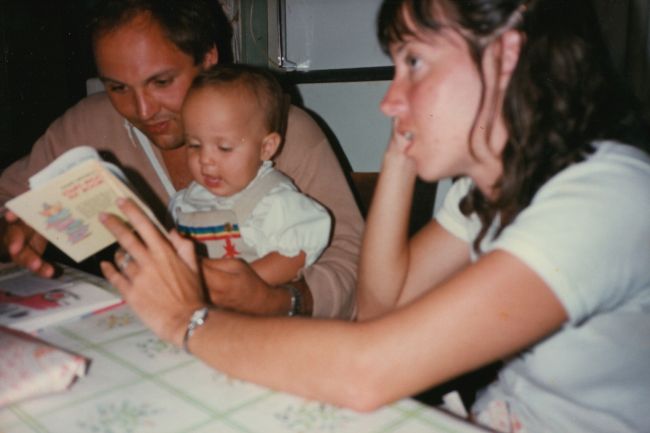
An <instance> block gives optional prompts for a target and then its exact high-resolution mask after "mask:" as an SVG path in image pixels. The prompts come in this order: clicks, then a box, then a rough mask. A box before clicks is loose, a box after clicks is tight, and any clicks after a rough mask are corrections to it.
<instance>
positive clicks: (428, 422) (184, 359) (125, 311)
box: [0, 306, 483, 433]
mask: <svg viewBox="0 0 650 433" xmlns="http://www.w3.org/2000/svg"><path fill="white" fill-rule="evenodd" d="M39 336H40V337H41V338H43V339H45V340H47V341H50V342H52V343H54V344H56V345H59V346H61V347H64V348H66V349H68V350H72V351H75V352H77V353H80V354H82V355H84V356H86V357H88V358H90V359H91V360H92V362H91V365H90V369H89V372H88V374H87V376H86V377H83V378H81V379H80V380H79V381H78V382H77V383H75V384H74V385H73V386H72V387H71V388H70V389H69V390H68V391H66V392H64V393H61V394H57V395H52V396H47V397H42V398H38V399H34V400H30V401H26V402H23V403H21V404H14V405H11V406H8V407H6V408H4V409H0V432H2V433H27V432H42V433H44V432H48V433H49V432H52V433H59V432H60V433H75V432H79V433H82V432H83V433H136V432H151V433H166V432H169V433H189V432H196V433H208V432H225V433H257V432H264V433H273V432H282V433H299V432H309V433H317V432H324V433H334V432H336V433H343V432H351V433H363V432H408V433H418V432H446V433H455V432H458V433H460V432H463V433H465V432H467V433H470V432H474V433H477V432H481V431H483V430H480V429H478V428H476V427H474V426H472V425H470V424H467V423H465V422H464V421H461V420H458V419H456V418H453V417H451V416H449V415H447V414H445V413H443V412H441V411H438V410H436V409H433V408H430V407H427V406H424V405H422V404H420V403H418V402H416V401H414V400H408V399H407V400H402V401H399V402H397V403H395V404H393V405H390V406H387V407H384V408H382V409H380V410H377V411H375V412H373V413H370V414H360V413H356V412H353V411H350V410H346V409H341V408H337V407H334V406H330V405H326V404H322V403H318V402H314V401H308V400H304V399H301V398H299V397H295V396H292V395H288V394H284V393H279V392H274V391H271V390H269V389H266V388H262V387H259V386H256V385H253V384H250V383H247V382H242V381H239V380H235V379H232V378H229V377H227V376H225V375H223V374H221V373H219V372H217V371H215V370H213V369H211V368H209V367H207V366H205V365H204V364H202V363H201V362H199V361H198V360H196V359H194V358H193V357H191V356H189V355H187V354H185V353H184V352H183V351H181V350H179V349H177V348H176V347H174V346H172V345H170V344H167V343H165V342H163V341H161V340H159V339H158V338H156V336H155V335H153V334H152V333H151V332H150V331H148V330H147V329H146V328H145V327H144V326H143V325H142V324H141V323H140V322H139V320H138V319H137V318H136V317H135V315H134V314H133V312H132V311H131V310H130V309H129V308H128V307H127V306H121V307H118V308H116V309H113V310H110V311H107V312H104V313H102V314H98V315H94V316H90V317H86V318H84V319H82V320H76V321H71V322H66V323H64V324H62V325H61V326H56V327H52V328H48V329H46V330H44V331H42V332H41V333H40V334H39Z"/></svg>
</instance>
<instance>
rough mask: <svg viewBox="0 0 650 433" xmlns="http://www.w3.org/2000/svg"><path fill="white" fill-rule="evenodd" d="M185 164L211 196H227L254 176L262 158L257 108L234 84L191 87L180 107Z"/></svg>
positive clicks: (261, 121) (261, 120) (260, 112)
mask: <svg viewBox="0 0 650 433" xmlns="http://www.w3.org/2000/svg"><path fill="white" fill-rule="evenodd" d="M182 116H183V124H184V129H185V142H186V144H187V155H188V165H189V169H190V172H191V173H192V176H193V178H194V180H195V181H196V182H198V183H199V184H201V185H203V186H204V187H205V188H207V189H208V190H210V191H211V192H212V193H213V194H215V195H219V196H230V195H233V194H235V193H237V192H239V191H241V190H242V189H244V188H245V187H246V185H248V184H249V182H250V181H252V180H253V179H254V178H255V175H256V174H257V171H258V169H259V167H260V165H261V164H262V161H263V159H268V158H265V157H264V155H263V151H262V142H263V141H264V138H265V136H266V135H267V132H266V128H265V123H264V114H263V110H262V109H261V108H260V107H258V106H257V99H256V98H255V97H254V96H253V95H252V94H250V92H245V91H242V89H241V88H240V87H239V86H237V85H234V86H229V85H227V84H226V85H223V86H219V87H218V88H214V87H204V88H201V89H198V90H192V91H190V93H189V94H188V96H187V99H186V100H185V103H184V105H183V110H182Z"/></svg>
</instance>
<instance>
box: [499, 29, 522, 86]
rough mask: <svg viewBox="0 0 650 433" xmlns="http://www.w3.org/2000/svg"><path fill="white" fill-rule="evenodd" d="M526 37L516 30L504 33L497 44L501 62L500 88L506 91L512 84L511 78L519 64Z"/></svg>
mask: <svg viewBox="0 0 650 433" xmlns="http://www.w3.org/2000/svg"><path fill="white" fill-rule="evenodd" d="M524 42H525V41H524V35H523V33H521V32H518V31H516V30H508V31H506V32H505V33H503V34H502V35H501V36H500V37H499V40H498V41H497V43H496V45H497V46H496V47H495V48H496V51H497V56H498V60H499V87H501V89H505V88H506V87H507V86H508V83H509V82H510V77H511V76H512V73H513V72H514V70H515V68H516V67H517V63H518V62H519V54H520V53H521V48H522V46H523V44H524Z"/></svg>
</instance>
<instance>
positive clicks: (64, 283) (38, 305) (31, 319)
mask: <svg viewBox="0 0 650 433" xmlns="http://www.w3.org/2000/svg"><path fill="white" fill-rule="evenodd" d="M109 288H110V286H109V285H108V283H107V282H105V281H104V280H101V279H100V278H98V277H95V276H93V275H90V274H86V273H85V272H82V271H79V270H76V269H72V268H70V267H67V266H64V267H63V273H62V275H61V276H59V277H57V278H41V277H38V276H36V275H34V274H32V273H31V272H30V271H28V270H26V269H23V268H20V267H17V266H15V265H12V264H7V265H2V266H1V267H0V325H4V326H7V327H10V328H13V329H17V330H20V331H25V332H34V331H37V330H39V329H42V328H46V327H48V326H50V325H53V324H57V323H60V322H63V321H65V320H69V319H73V318H79V317H83V316H85V315H88V314H92V313H94V312H97V311H100V310H104V309H106V308H109V307H112V306H116V305H118V304H121V303H123V301H122V299H121V298H120V297H119V295H117V294H116V293H115V292H114V291H111V290H109Z"/></svg>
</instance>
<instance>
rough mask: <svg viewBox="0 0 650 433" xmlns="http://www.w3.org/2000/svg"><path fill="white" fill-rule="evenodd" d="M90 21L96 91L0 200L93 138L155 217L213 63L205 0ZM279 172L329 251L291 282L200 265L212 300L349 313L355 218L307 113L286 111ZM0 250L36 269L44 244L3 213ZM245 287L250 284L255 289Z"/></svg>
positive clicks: (6, 176)
mask: <svg viewBox="0 0 650 433" xmlns="http://www.w3.org/2000/svg"><path fill="white" fill-rule="evenodd" d="M96 3H97V4H96V10H95V11H94V14H93V17H94V18H93V20H92V22H91V35H92V42H93V49H94V55H95V62H96V65H97V70H98V72H99V75H100V78H101V80H102V81H103V83H104V85H105V88H106V93H101V94H99V95H93V96H90V97H88V98H86V99H84V100H82V101H81V102H79V103H78V104H77V105H76V106H74V107H72V108H71V109H69V110H68V111H67V112H66V113H65V114H64V115H63V116H62V117H60V118H59V119H57V120H56V121H55V122H54V123H53V124H52V125H51V126H50V127H49V128H48V130H47V131H46V132H45V134H44V135H43V136H42V137H41V138H40V139H39V140H38V141H37V142H36V144H35V145H34V147H33V149H32V152H31V154H30V155H29V156H27V157H26V158H23V159H22V160H20V161H18V162H16V163H14V164H13V165H11V166H10V167H8V168H7V169H6V170H5V171H4V172H3V173H2V176H0V202H1V203H4V202H6V201H7V200H8V199H10V198H11V197H13V196H15V195H17V194H19V193H21V192H22V191H24V190H26V189H27V179H28V178H29V176H30V175H32V174H34V173H35V172H37V171H38V170H40V169H41V168H43V167H44V166H46V165H47V164H48V163H49V162H51V161H52V160H53V159H54V158H56V157H57V156H58V155H60V154H61V153H63V152H64V151H65V150H67V149H69V148H72V147H75V146H79V145H92V146H94V147H95V148H97V149H98V150H99V151H100V154H102V156H103V157H104V158H105V159H107V160H110V161H111V162H114V163H117V164H118V165H120V166H121V167H122V168H123V169H124V170H125V172H126V174H127V176H128V177H129V178H130V181H131V182H132V184H133V185H135V186H136V189H138V192H139V194H140V195H141V196H142V197H143V199H144V200H145V201H146V202H147V203H148V204H149V205H150V206H151V207H152V209H153V210H154V212H156V213H157V214H158V215H159V216H162V215H163V214H164V212H165V209H166V204H167V202H168V199H169V197H170V195H171V194H173V192H174V191H175V190H177V189H180V188H183V187H185V186H186V185H187V184H188V182H189V180H190V173H189V171H188V170H187V164H186V155H185V149H184V147H183V128H182V124H181V121H180V120H181V119H180V114H179V113H180V108H181V105H182V102H183V99H184V97H185V94H186V92H187V90H188V88H189V86H190V84H191V82H192V79H193V78H194V77H195V76H196V75H197V74H198V72H199V71H201V70H203V69H205V68H208V67H210V66H211V65H214V64H215V63H217V62H218V61H219V50H218V49H217V47H218V44H217V42H218V41H217V40H216V39H215V35H216V34H218V33H217V30H218V29H217V28H216V23H217V22H218V20H217V17H216V16H215V9H214V7H215V4H216V1H215V0H177V1H160V0H103V1H101V2H96ZM276 164H277V167H278V168H279V169H280V170H282V171H283V172H285V173H286V174H287V175H289V176H290V177H291V178H292V179H293V180H294V181H295V182H296V184H297V185H298V187H299V188H300V189H301V190H302V191H303V192H305V193H306V194H308V195H310V196H312V197H313V198H315V199H316V200H318V201H319V202H321V203H322V204H323V205H324V206H325V207H327V208H328V209H329V210H330V211H331V212H332V213H333V217H334V218H333V220H334V232H333V236H332V242H331V245H330V247H328V249H327V250H326V251H325V253H324V254H323V255H322V256H321V258H320V259H319V260H318V262H317V263H316V264H314V265H313V266H311V267H310V268H309V269H308V270H306V271H305V272H304V275H302V278H301V279H300V280H299V281H296V282H295V283H294V284H292V285H291V286H290V287H277V288H276V287H269V286H265V285H260V284H259V282H258V279H256V275H255V274H254V272H253V271H252V270H251V268H250V267H248V266H247V265H246V264H244V263H243V262H240V261H232V262H231V263H230V264H229V265H228V266H226V267H225V268H224V267H223V266H220V267H219V268H217V267H216V265H215V264H214V263H212V262H210V261H208V260H204V261H203V263H202V268H203V273H204V278H205V281H206V285H207V287H208V289H209V293H210V297H211V299H212V300H213V302H214V303H215V304H217V305H220V306H223V307H226V308H230V309H234V310H238V311H242V312H247V313H252V314H288V313H299V314H306V315H310V314H312V315H314V316H319V317H342V318H350V317H351V316H352V314H353V305H354V293H353V292H354V285H355V279H356V262H357V256H358V252H359V244H360V237H361V231H362V229H363V221H362V218H361V215H360V213H359V211H358V209H357V207H356V205H355V202H354V199H353V196H352V194H351V192H350V190H349V187H348V185H347V182H346V180H345V177H344V175H343V173H342V171H341V168H340V166H339V164H338V161H337V160H336V157H335V155H334V153H333V152H332V149H331V147H330V145H329V143H328V141H327V139H326V137H325V136H324V134H323V132H322V131H321V130H320V129H319V128H318V126H317V125H316V124H315V122H314V121H313V119H311V118H310V117H309V116H308V115H307V114H306V113H305V112H304V111H302V110H300V109H298V108H296V107H291V109H290V111H289V118H288V125H287V133H286V139H285V143H284V145H283V149H282V150H281V152H280V154H279V156H278V157H277V158H276ZM0 234H1V235H2V245H1V246H0V249H1V250H2V251H0V253H2V252H3V253H4V254H5V255H6V256H9V257H10V258H11V259H12V260H13V261H14V262H16V263H18V264H20V265H22V266H25V267H27V268H29V269H31V270H32V271H34V272H35V273H37V274H39V275H42V276H52V275H53V273H54V268H53V266H52V265H51V264H50V263H47V262H46V261H44V260H43V259H42V258H41V256H42V253H43V251H44V249H45V246H46V243H47V242H46V241H45V239H44V238H42V237H41V236H40V235H39V234H38V233H36V232H34V230H33V229H31V228H30V227H28V226H26V225H25V224H24V223H23V222H22V221H19V220H18V219H17V218H16V217H15V215H13V214H12V213H11V212H8V213H7V214H6V216H5V219H4V220H3V221H2V222H1V223H0ZM253 283H254V284H253Z"/></svg>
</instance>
